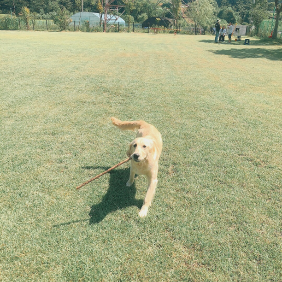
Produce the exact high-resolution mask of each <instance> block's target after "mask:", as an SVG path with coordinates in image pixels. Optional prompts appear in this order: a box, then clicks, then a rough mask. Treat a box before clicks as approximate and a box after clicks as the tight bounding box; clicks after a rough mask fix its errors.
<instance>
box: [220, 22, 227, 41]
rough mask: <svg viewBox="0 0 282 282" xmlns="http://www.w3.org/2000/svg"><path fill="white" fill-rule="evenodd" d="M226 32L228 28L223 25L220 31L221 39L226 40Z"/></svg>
mask: <svg viewBox="0 0 282 282" xmlns="http://www.w3.org/2000/svg"><path fill="white" fill-rule="evenodd" d="M225 34H226V28H225V26H222V28H221V29H220V31H219V41H222V42H224V38H225Z"/></svg>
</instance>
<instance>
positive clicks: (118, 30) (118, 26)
mask: <svg viewBox="0 0 282 282" xmlns="http://www.w3.org/2000/svg"><path fill="white" fill-rule="evenodd" d="M118 32H119V23H118Z"/></svg>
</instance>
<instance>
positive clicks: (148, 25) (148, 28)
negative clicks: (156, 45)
mask: <svg viewBox="0 0 282 282" xmlns="http://www.w3.org/2000/svg"><path fill="white" fill-rule="evenodd" d="M148 33H150V25H149V24H148Z"/></svg>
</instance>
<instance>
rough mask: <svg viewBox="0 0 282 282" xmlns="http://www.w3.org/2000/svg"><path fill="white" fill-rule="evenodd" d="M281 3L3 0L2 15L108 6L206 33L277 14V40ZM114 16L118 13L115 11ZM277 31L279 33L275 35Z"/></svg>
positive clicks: (260, 0)
mask: <svg viewBox="0 0 282 282" xmlns="http://www.w3.org/2000/svg"><path fill="white" fill-rule="evenodd" d="M279 2H281V1H279V0H273V2H269V0H0V13H3V14H14V15H22V14H23V8H27V9H28V10H29V11H30V13H31V14H32V13H33V14H35V13H37V14H38V15H41V16H42V17H45V18H46V17H48V16H49V17H50V18H51V16H53V17H54V14H57V16H59V15H60V14H61V15H64V16H65V17H67V15H71V14H74V13H76V12H80V11H82V10H83V11H85V12H87V11H89V12H90V11H91V12H97V13H103V12H104V10H105V5H106V3H108V4H111V5H112V7H117V6H118V7H119V9H116V13H120V14H122V17H123V18H125V19H127V21H131V22H132V21H134V22H139V23H141V22H143V21H144V20H146V19H147V18H150V17H165V18H169V19H171V20H173V22H174V24H175V25H178V24H179V22H181V24H182V25H183V24H184V25H185V23H187V22H188V19H191V20H192V21H193V22H194V23H195V30H196V26H201V27H203V28H204V29H208V28H209V27H211V26H212V25H213V24H214V22H215V20H216V18H219V19H221V20H222V24H227V23H229V22H231V23H233V24H235V23H237V24H252V25H254V26H255V27H256V30H257V31H258V27H259V25H260V24H261V22H262V21H263V20H264V19H268V18H269V17H271V16H272V14H273V13H272V12H271V11H274V14H275V18H276V21H275V27H274V32H273V36H274V37H275V32H276V36H277V29H278V23H279V18H280V13H281V11H282V3H279ZM112 12H115V11H114V10H112ZM275 29H276V31H275Z"/></svg>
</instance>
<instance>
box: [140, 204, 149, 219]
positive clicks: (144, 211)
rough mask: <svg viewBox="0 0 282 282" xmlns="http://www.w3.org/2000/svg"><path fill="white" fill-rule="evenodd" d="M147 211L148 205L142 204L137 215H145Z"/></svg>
mask: <svg viewBox="0 0 282 282" xmlns="http://www.w3.org/2000/svg"><path fill="white" fill-rule="evenodd" d="M147 213H148V207H146V206H143V207H142V208H141V210H140V212H139V216H140V217H145V216H146V215H147Z"/></svg>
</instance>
